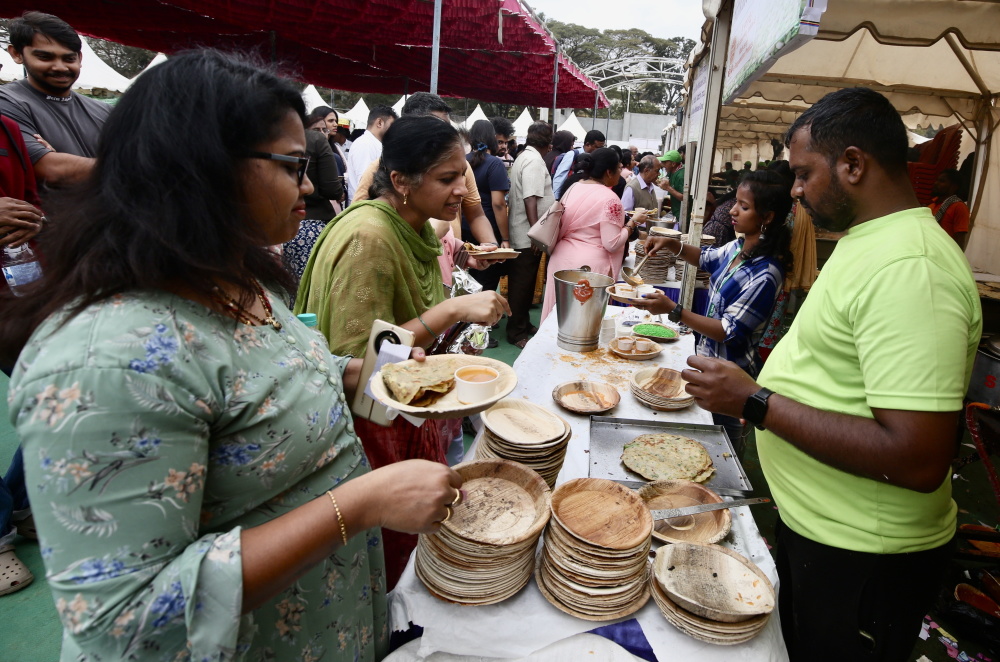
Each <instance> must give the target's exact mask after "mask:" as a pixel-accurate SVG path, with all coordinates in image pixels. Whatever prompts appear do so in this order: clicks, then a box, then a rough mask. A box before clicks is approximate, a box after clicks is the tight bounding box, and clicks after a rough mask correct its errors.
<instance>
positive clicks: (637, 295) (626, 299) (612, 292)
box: [608, 284, 656, 305]
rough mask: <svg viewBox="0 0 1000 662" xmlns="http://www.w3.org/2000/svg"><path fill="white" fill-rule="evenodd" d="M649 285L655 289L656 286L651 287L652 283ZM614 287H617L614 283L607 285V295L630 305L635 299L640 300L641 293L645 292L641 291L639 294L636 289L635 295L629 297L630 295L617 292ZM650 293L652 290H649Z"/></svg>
mask: <svg viewBox="0 0 1000 662" xmlns="http://www.w3.org/2000/svg"><path fill="white" fill-rule="evenodd" d="M640 287H642V285H640ZM649 287H652V288H653V291H655V290H656V288H655V287H653V286H652V285H650V286H649ZM616 288H617V284H615V285H608V296H610V297H611V299H612V300H614V301H617V302H618V303H624V304H629V305H631V304H633V303H635V302H636V301H640V300H642V297H643V295H644V294H646V292H642V293H641V294H640V293H639V292H638V291H636V293H635V296H631V297H630V296H628V295H626V294H618V293H617V292H616ZM650 293H652V292H650Z"/></svg>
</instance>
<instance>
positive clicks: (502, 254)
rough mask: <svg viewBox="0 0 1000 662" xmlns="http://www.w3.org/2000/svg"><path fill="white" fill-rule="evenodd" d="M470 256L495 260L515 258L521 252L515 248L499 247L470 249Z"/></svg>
mask: <svg viewBox="0 0 1000 662" xmlns="http://www.w3.org/2000/svg"><path fill="white" fill-rule="evenodd" d="M468 253H469V257H486V258H490V259H493V260H513V259H516V258H517V256H518V255H520V253H518V252H517V251H515V250H514V249H513V248H498V249H496V250H495V251H468Z"/></svg>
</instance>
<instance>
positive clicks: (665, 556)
mask: <svg viewBox="0 0 1000 662" xmlns="http://www.w3.org/2000/svg"><path fill="white" fill-rule="evenodd" d="M649 584H650V589H651V591H652V594H653V600H655V601H656V604H657V606H658V607H659V608H660V611H661V612H663V616H664V617H665V618H666V619H667V621H668V622H669V623H670V624H671V625H673V626H674V627H676V628H677V629H678V630H680V631H681V632H684V633H685V634H687V635H689V636H691V637H694V638H695V639H698V640H700V641H705V642H708V643H712V644H722V645H733V644H742V643H744V642H747V641H750V640H751V639H753V638H754V637H756V636H757V635H758V634H760V631H761V630H763V629H764V627H765V626H766V625H767V621H768V619H769V618H770V615H771V612H772V611H773V610H774V587H773V586H772V585H771V582H770V581H769V580H768V578H767V576H766V575H765V574H764V573H763V572H761V570H760V568H758V567H757V566H756V565H754V564H753V563H751V562H750V561H748V560H747V559H746V558H744V557H742V556H740V555H739V554H737V553H736V552H733V551H731V550H728V549H726V548H724V547H719V546H718V545H704V544H699V543H677V544H674V545H664V546H663V547H661V548H660V549H658V550H657V552H656V560H655V561H654V562H653V572H652V573H650V579H649Z"/></svg>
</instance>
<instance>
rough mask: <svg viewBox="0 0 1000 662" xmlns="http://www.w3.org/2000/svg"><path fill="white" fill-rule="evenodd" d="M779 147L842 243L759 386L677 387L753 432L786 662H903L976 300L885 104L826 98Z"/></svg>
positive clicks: (729, 373)
mask: <svg viewBox="0 0 1000 662" xmlns="http://www.w3.org/2000/svg"><path fill="white" fill-rule="evenodd" d="M786 144H787V145H788V147H789V165H790V166H791V168H792V171H793V172H794V173H795V177H796V180H795V185H794V187H793V188H792V194H793V195H794V196H795V197H797V198H799V200H800V202H801V204H802V205H803V207H804V208H805V209H806V210H808V211H809V213H810V214H811V215H812V217H813V222H814V223H816V224H817V225H818V226H820V227H822V228H824V229H828V230H832V231H835V232H845V231H846V233H847V234H846V236H844V237H843V238H842V239H841V240H840V241H839V242H838V245H837V248H836V250H835V251H834V253H833V255H832V256H831V257H830V260H829V261H828V262H827V263H826V265H825V266H824V268H823V273H822V274H821V275H820V277H819V279H818V280H817V281H816V283H815V285H814V286H813V288H812V290H811V291H810V293H809V296H808V298H807V299H806V302H805V304H804V305H803V306H802V309H801V310H800V311H799V313H798V315H797V317H796V319H795V322H794V323H793V325H792V327H791V329H790V330H789V333H788V334H787V335H786V336H785V337H784V338H783V339H782V340H781V342H779V343H778V345H777V347H776V348H775V350H774V352H772V354H771V356H770V357H769V359H768V362H767V364H765V366H764V369H763V371H762V372H761V374H760V377H759V382H760V383H759V384H758V383H755V382H754V381H753V380H752V379H750V378H749V377H748V376H747V374H746V373H745V372H743V371H741V370H740V369H739V368H737V367H735V366H734V365H733V364H730V363H728V362H725V361H720V360H718V359H708V358H701V357H692V358H690V359H689V360H688V364H689V365H690V366H691V367H692V368H694V370H686V371H684V378H685V379H686V380H687V381H688V382H689V386H688V391H689V392H690V393H691V394H692V395H694V396H695V397H696V399H698V401H699V404H701V405H702V406H703V407H705V408H706V409H709V410H710V411H713V412H718V413H721V414H728V415H730V416H741V417H743V418H744V419H747V420H749V421H750V422H751V423H753V424H755V425H756V426H758V427H759V428H761V429H762V432H761V433H760V434H758V437H757V443H758V450H759V453H760V461H761V467H762V468H763V470H764V475H765V477H766V478H767V481H768V484H769V485H770V487H771V490H772V493H773V495H774V498H775V502H776V503H777V505H778V508H779V511H780V513H781V521H780V522H779V525H778V546H777V550H778V554H777V556H778V558H777V566H778V577H779V581H780V588H779V591H780V592H779V610H780V613H781V621H782V624H781V625H782V632H783V634H784V637H785V643H786V644H787V646H788V649H789V655H790V657H791V659H792V660H793V661H795V660H807V659H808V660H852V662H853V661H857V660H873V661H874V660H880V661H881V660H905V659H907V656H908V654H909V653H910V651H911V650H912V647H913V644H914V642H915V640H916V635H917V634H918V633H919V631H920V622H921V618H922V617H923V615H924V614H925V613H926V609H927V608H928V606H929V605H930V602H931V601H932V600H933V597H934V595H935V594H936V592H937V588H938V584H939V582H940V581H941V579H942V578H943V575H944V571H945V568H946V563H947V559H948V557H949V556H950V553H951V539H952V537H953V535H954V532H955V512H956V507H955V503H954V502H953V501H952V499H951V481H950V475H949V474H950V462H951V459H952V458H953V456H954V454H955V452H956V450H957V449H956V442H955V438H956V434H955V433H956V429H957V425H958V421H959V413H960V411H961V409H962V399H963V396H964V395H965V391H966V388H967V386H968V382H969V376H970V373H971V369H972V362H973V359H974V357H975V352H976V347H977V345H978V342H979V337H980V334H981V331H982V313H981V310H980V304H979V296H978V293H977V291H976V286H975V282H974V280H973V278H972V273H971V270H970V268H969V265H968V262H967V261H966V260H965V256H964V255H963V254H962V252H961V250H960V249H959V248H958V246H957V245H956V244H955V242H954V241H952V240H951V239H950V238H949V237H948V235H947V234H946V233H945V232H944V231H943V230H942V229H941V228H940V227H938V225H937V223H936V222H935V220H934V217H933V216H932V215H931V214H930V212H929V211H928V210H927V209H926V208H923V207H921V206H920V203H919V202H918V201H917V199H916V196H915V195H914V193H913V189H912V186H911V185H910V181H909V178H908V176H907V171H906V147H907V143H906V131H905V127H904V126H903V123H902V121H901V120H900V118H899V115H898V113H897V112H896V111H895V110H894V109H893V107H892V105H891V104H890V103H889V102H888V101H887V100H886V99H885V98H884V97H882V96H881V95H880V94H878V93H876V92H873V91H871V90H868V89H865V88H852V89H844V90H840V91H838V92H834V93H832V94H829V95H827V96H826V97H824V98H823V99H822V100H820V101H819V102H818V103H817V104H815V105H814V106H813V107H812V108H810V109H809V110H808V111H806V112H805V113H803V114H802V115H801V116H800V117H799V119H798V120H796V122H795V123H794V124H793V125H792V127H791V128H790V129H789V131H788V134H787V137H786ZM762 387H763V388H762ZM772 391H773V394H772Z"/></svg>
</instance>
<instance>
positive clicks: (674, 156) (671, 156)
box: [657, 149, 683, 163]
mask: <svg viewBox="0 0 1000 662" xmlns="http://www.w3.org/2000/svg"><path fill="white" fill-rule="evenodd" d="M657 158H658V159H660V161H664V162H666V161H673V162H674V163H680V162H681V161H682V160H683V159H681V153H680V152H678V151H677V150H676V149H672V150H670V151H669V152H667V153H666V154H664V155H663V156H658V157H657Z"/></svg>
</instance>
